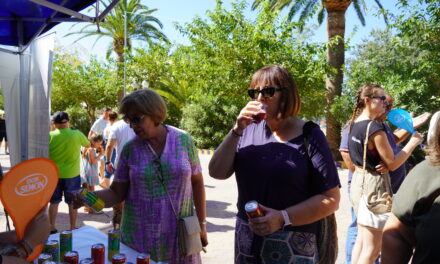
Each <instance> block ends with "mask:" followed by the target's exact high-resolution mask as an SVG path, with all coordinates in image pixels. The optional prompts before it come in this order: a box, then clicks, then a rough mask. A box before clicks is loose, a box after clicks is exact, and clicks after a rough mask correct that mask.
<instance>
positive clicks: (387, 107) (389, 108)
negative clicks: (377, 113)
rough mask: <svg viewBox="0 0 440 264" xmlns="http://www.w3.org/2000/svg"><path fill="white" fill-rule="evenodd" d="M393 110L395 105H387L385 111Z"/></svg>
mask: <svg viewBox="0 0 440 264" xmlns="http://www.w3.org/2000/svg"><path fill="white" fill-rule="evenodd" d="M391 108H393V104H390V103H387V104H386V105H385V110H386V111H391Z"/></svg>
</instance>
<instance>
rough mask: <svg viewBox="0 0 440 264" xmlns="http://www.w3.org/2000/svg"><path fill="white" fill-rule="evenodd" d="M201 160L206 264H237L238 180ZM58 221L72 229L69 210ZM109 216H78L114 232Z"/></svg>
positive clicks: (1, 223) (342, 212) (343, 215)
mask: <svg viewBox="0 0 440 264" xmlns="http://www.w3.org/2000/svg"><path fill="white" fill-rule="evenodd" d="M3 151H4V148H1V149H0V162H1V164H2V166H3V168H4V170H8V169H9V156H7V155H4V152H3ZM199 156H200V160H201V163H202V167H203V173H204V176H205V187H206V194H207V215H208V218H207V221H208V225H207V228H208V232H209V233H208V236H209V237H208V239H209V245H208V247H207V250H208V252H207V253H206V254H203V253H202V259H203V263H205V264H219V263H222V264H229V263H233V254H234V223H235V214H236V199H237V188H236V183H235V179H234V177H231V178H230V179H228V180H223V181H220V180H215V179H212V178H211V177H209V175H208V170H207V168H208V163H209V160H210V157H211V156H210V155H206V154H200V155H199ZM339 176H340V178H341V183H342V184H343V186H342V189H341V197H342V199H341V203H340V209H339V210H338V212H337V214H336V218H337V222H338V227H339V228H338V237H339V257H338V261H337V263H343V261H344V252H345V251H344V245H345V233H346V230H347V226H348V224H349V221H350V212H349V202H348V198H347V192H346V182H347V170H339ZM59 208H60V210H59V214H58V218H57V228H58V230H59V231H62V230H66V229H68V228H69V218H68V213H67V212H68V210H67V206H66V205H65V204H64V203H61V204H60V207H59ZM0 211H1V213H0V231H4V230H5V222H6V220H5V217H4V213H3V209H2V208H1V210H0ZM104 211H105V212H106V213H107V214H108V215H105V214H101V215H91V214H86V213H84V212H83V211H80V212H79V214H78V222H77V225H78V227H79V226H83V225H91V226H94V227H96V228H98V229H100V230H102V231H104V232H105V231H106V230H108V229H110V228H111V224H110V216H111V215H112V212H111V209H105V210H104Z"/></svg>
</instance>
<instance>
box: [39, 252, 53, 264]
mask: <svg viewBox="0 0 440 264" xmlns="http://www.w3.org/2000/svg"><path fill="white" fill-rule="evenodd" d="M49 260H52V255H51V254H47V253H41V254H40V256H39V257H38V264H43V262H45V261H49Z"/></svg>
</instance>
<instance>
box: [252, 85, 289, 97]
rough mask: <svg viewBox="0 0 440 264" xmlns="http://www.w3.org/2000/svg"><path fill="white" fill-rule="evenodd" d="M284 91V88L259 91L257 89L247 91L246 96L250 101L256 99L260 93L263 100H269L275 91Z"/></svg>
mask: <svg viewBox="0 0 440 264" xmlns="http://www.w3.org/2000/svg"><path fill="white" fill-rule="evenodd" d="M281 90H284V88H275V87H267V86H266V87H264V88H263V89H261V90H258V89H248V95H249V96H250V97H251V98H252V99H257V98H258V94H259V93H261V95H262V96H263V97H264V98H269V97H272V96H273V95H274V94H275V92H277V91H281Z"/></svg>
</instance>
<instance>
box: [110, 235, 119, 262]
mask: <svg viewBox="0 0 440 264" xmlns="http://www.w3.org/2000/svg"><path fill="white" fill-rule="evenodd" d="M119 235H120V233H119V230H110V231H108V245H107V249H108V252H107V258H108V260H109V261H111V260H112V258H113V255H116V254H119V247H120V238H119Z"/></svg>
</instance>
